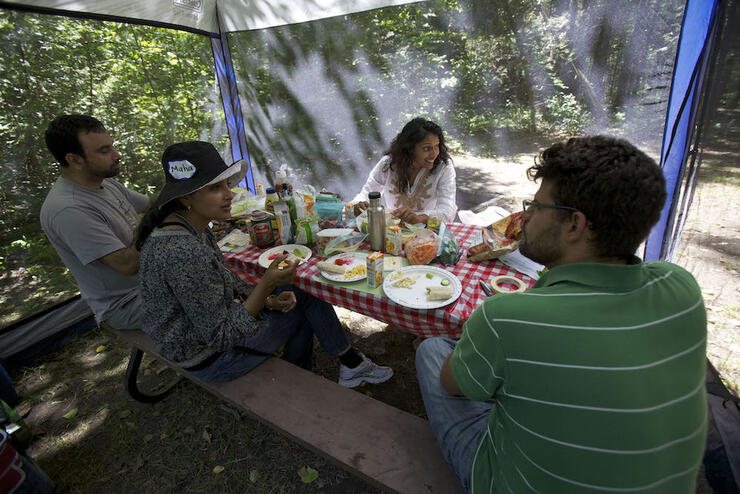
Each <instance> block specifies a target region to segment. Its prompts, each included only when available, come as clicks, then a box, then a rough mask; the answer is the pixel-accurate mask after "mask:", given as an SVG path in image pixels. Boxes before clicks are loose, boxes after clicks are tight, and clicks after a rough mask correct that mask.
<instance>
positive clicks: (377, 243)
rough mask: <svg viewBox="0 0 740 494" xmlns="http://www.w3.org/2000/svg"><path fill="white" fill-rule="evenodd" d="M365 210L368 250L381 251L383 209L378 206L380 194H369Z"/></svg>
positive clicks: (383, 232) (383, 243) (380, 205)
mask: <svg viewBox="0 0 740 494" xmlns="http://www.w3.org/2000/svg"><path fill="white" fill-rule="evenodd" d="M368 197H369V198H370V206H369V207H368V208H367V223H368V230H369V231H370V248H371V249H372V250H375V251H382V250H383V249H384V248H385V208H384V207H383V205H382V204H380V192H370V194H368Z"/></svg>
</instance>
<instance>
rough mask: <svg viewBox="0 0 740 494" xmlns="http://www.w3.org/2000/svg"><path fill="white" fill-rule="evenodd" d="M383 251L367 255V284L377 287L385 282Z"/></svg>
mask: <svg viewBox="0 0 740 494" xmlns="http://www.w3.org/2000/svg"><path fill="white" fill-rule="evenodd" d="M383 265H384V261H383V253H382V252H373V253H372V254H368V255H367V286H369V287H370V288H377V287H379V286H380V285H382V284H383Z"/></svg>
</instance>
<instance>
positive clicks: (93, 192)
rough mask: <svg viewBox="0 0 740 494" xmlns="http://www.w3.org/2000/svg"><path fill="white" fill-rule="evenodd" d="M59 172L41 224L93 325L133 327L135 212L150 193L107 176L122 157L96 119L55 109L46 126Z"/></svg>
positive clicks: (136, 302) (136, 304)
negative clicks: (57, 114) (56, 112)
mask: <svg viewBox="0 0 740 494" xmlns="http://www.w3.org/2000/svg"><path fill="white" fill-rule="evenodd" d="M45 137H46V145H47V147H48V148H49V151H50V152H51V153H52V154H53V155H54V157H55V158H56V159H57V161H58V162H59V164H60V165H61V176H60V177H59V178H58V179H57V181H56V183H55V184H54V186H53V187H52V188H51V190H50V191H49V194H48V195H47V196H46V200H45V201H44V204H43V206H42V207H41V228H43V230H44V232H45V233H46V236H47V237H48V238H49V241H50V242H51V244H52V245H53V246H54V248H55V249H56V251H57V253H58V254H59V257H60V258H61V259H62V261H63V262H64V264H65V265H66V266H67V268H69V270H70V272H71V273H72V275H73V276H74V277H75V279H76V280H77V284H78V285H79V287H80V293H81V294H82V298H83V299H85V301H86V302H87V303H88V305H89V306H90V308H91V309H92V311H93V312H94V313H95V319H96V320H97V321H98V323H102V322H104V321H105V322H106V323H107V324H108V325H109V326H111V327H113V328H115V329H132V328H138V327H139V317H140V313H141V309H140V308H141V297H140V295H139V278H138V271H139V253H138V252H137V251H136V249H135V248H134V247H133V243H134V240H135V235H136V227H137V226H138V224H139V213H141V212H143V211H144V210H145V209H146V208H147V206H148V204H149V199H148V198H147V197H146V196H145V195H143V194H139V193H138V192H135V191H133V190H131V189H128V188H126V187H124V186H123V185H121V184H120V183H118V182H116V181H115V180H113V179H112V178H111V177H115V176H116V175H118V173H119V172H120V161H121V155H120V154H119V153H118V151H116V149H115V147H114V146H113V139H111V137H110V135H108V132H107V131H106V130H105V127H104V126H103V124H102V123H101V122H100V121H98V120H97V119H95V118H93V117H89V116H86V115H62V116H60V117H57V118H56V119H54V121H52V122H51V124H49V128H48V129H47V130H46V134H45Z"/></svg>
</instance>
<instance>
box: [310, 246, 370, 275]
mask: <svg viewBox="0 0 740 494" xmlns="http://www.w3.org/2000/svg"><path fill="white" fill-rule="evenodd" d="M366 257H367V254H358V253H356V252H342V253H341V254H337V255H335V256H331V257H330V258H329V259H327V260H326V262H329V263H332V264H336V263H335V262H334V261H337V260H340V259H341V260H342V261H349V263H348V264H343V266H344V267H345V268H346V269H345V270H344V273H345V274H334V273H327V272H325V271H321V270H320V269H319V272H320V273H321V276H323V277H324V278H326V279H327V280H331V281H341V282H350V281H357V280H361V279H363V278H367V270H365V272H363V273H362V274H360V275H357V276H351V277H349V278H347V277H346V276H347V274H346V273H347V272H349V271H350V270H351V269H352V268H354V267H356V266H367V259H366Z"/></svg>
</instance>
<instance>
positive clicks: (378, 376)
mask: <svg viewBox="0 0 740 494" xmlns="http://www.w3.org/2000/svg"><path fill="white" fill-rule="evenodd" d="M357 353H359V354H360V356H361V357H362V363H361V364H360V365H358V366H357V367H355V368H354V369H350V368H349V367H347V366H345V365H343V364H341V365H340V366H339V384H340V385H341V386H344V387H345V388H354V387H356V386H359V385H360V384H362V383H363V382H368V383H371V384H379V383H384V382H386V381H387V380H388V379H390V378H391V377H393V369H391V368H390V367H385V366H382V365H378V364H376V363H375V362H373V361H372V360H370V359H369V358H367V357H366V356H365V355H363V354H362V353H361V352H357Z"/></svg>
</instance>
